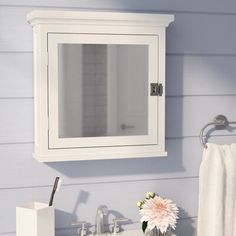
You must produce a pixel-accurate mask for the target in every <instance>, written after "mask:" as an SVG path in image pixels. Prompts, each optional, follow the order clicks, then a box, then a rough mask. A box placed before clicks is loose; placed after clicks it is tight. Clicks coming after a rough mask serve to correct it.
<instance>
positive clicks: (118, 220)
mask: <svg viewBox="0 0 236 236" xmlns="http://www.w3.org/2000/svg"><path fill="white" fill-rule="evenodd" d="M127 221H129V219H128V218H115V219H113V229H112V232H113V234H114V235H115V234H116V233H119V231H120V227H119V224H118V223H121V222H127Z"/></svg>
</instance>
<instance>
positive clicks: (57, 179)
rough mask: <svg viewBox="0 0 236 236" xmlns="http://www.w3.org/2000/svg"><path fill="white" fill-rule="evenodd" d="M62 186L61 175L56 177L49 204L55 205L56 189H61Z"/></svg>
mask: <svg viewBox="0 0 236 236" xmlns="http://www.w3.org/2000/svg"><path fill="white" fill-rule="evenodd" d="M60 187H61V179H60V177H56V179H55V182H54V185H53V189H52V193H51V197H50V201H49V206H52V205H53V199H54V195H55V193H56V191H59V189H60Z"/></svg>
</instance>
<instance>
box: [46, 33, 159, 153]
mask: <svg viewBox="0 0 236 236" xmlns="http://www.w3.org/2000/svg"><path fill="white" fill-rule="evenodd" d="M157 45H158V37H157V36H150V35H138V36H137V35H96V34H55V33H50V34H49V35H48V53H49V65H48V85H49V86H48V96H49V148H51V149H53V148H76V147H99V146H103V147H105V146H123V145H128V146H132V145H152V144H157V143H158V140H157V136H158V135H157V133H158V130H157V127H158V126H157V123H158V97H157V96H150V92H151V91H150V84H151V83H158V47H157Z"/></svg>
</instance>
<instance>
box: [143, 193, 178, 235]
mask: <svg viewBox="0 0 236 236" xmlns="http://www.w3.org/2000/svg"><path fill="white" fill-rule="evenodd" d="M139 213H140V215H141V216H142V218H141V222H143V221H148V226H147V229H149V230H152V229H154V228H155V227H157V229H159V230H160V231H161V233H166V232H167V228H168V227H169V226H170V227H171V228H172V229H175V226H176V223H177V219H178V208H177V206H176V204H174V203H173V202H172V201H171V200H168V199H163V198H161V197H159V196H155V197H154V198H150V199H148V200H146V201H145V204H143V206H142V209H140V211H139Z"/></svg>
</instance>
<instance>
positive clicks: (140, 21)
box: [27, 10, 174, 27]
mask: <svg viewBox="0 0 236 236" xmlns="http://www.w3.org/2000/svg"><path fill="white" fill-rule="evenodd" d="M27 21H28V23H30V24H31V25H32V26H35V25H38V24H72V25H73V24H96V25H124V26H125V25H126V26H131V25H132V26H145V25H146V26H152V27H167V26H168V25H169V24H170V23H171V22H173V21H174V15H168V14H154V13H127V12H100V11H45V10H34V11H31V12H30V13H29V14H27Z"/></svg>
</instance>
